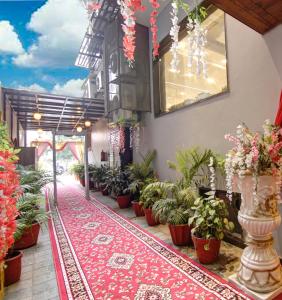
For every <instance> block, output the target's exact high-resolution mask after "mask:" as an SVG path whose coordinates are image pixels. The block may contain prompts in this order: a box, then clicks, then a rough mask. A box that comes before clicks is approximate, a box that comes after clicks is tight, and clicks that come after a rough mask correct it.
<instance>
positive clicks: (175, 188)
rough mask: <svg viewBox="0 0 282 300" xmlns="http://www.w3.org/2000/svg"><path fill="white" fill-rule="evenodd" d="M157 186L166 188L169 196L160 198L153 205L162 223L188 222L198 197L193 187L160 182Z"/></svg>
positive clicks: (156, 215)
mask: <svg viewBox="0 0 282 300" xmlns="http://www.w3.org/2000/svg"><path fill="white" fill-rule="evenodd" d="M155 185H156V186H157V185H158V186H162V189H165V194H166V195H167V198H165V199H160V200H158V201H157V202H155V203H154V205H153V213H154V215H155V217H156V218H157V219H159V220H160V221H161V223H165V222H167V223H169V224H172V225H182V224H187V223H188V219H189V217H191V216H192V210H191V207H192V206H193V205H194V202H195V200H196V199H197V194H196V192H195V191H194V190H193V189H192V188H191V187H186V188H185V187H184V188H183V186H182V185H181V184H179V183H169V182H158V183H156V184H155Z"/></svg>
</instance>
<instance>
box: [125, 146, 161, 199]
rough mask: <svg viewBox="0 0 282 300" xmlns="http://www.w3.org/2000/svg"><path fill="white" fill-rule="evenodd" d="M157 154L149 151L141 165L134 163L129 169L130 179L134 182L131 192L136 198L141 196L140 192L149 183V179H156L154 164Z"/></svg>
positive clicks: (143, 157) (131, 185)
mask: <svg viewBox="0 0 282 300" xmlns="http://www.w3.org/2000/svg"><path fill="white" fill-rule="evenodd" d="M156 154H157V152H156V150H153V151H148V152H147V153H146V155H145V156H142V161H141V162H140V163H133V164H131V165H130V166H129V167H128V171H129V173H130V175H129V177H130V180H131V181H132V182H131V183H130V185H129V190H130V192H131V193H132V194H134V195H135V197H136V198H138V197H139V196H140V191H141V190H142V188H143V187H144V186H145V185H146V184H147V182H149V179H150V178H154V177H155V173H154V169H153V167H152V163H153V161H154V159H155V157H156Z"/></svg>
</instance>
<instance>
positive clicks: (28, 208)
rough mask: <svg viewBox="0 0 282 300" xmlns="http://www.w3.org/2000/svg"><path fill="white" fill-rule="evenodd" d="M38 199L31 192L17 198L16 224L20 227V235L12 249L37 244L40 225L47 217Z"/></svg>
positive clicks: (37, 196)
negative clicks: (17, 213)
mask: <svg viewBox="0 0 282 300" xmlns="http://www.w3.org/2000/svg"><path fill="white" fill-rule="evenodd" d="M39 201H40V196H39V195H32V194H24V195H22V196H21V197H20V198H19V199H18V201H17V209H18V212H19V215H18V218H17V226H18V227H19V228H20V229H21V236H20V237H19V236H18V238H17V241H16V242H15V243H14V246H13V249H15V250H22V249H26V248H29V247H32V246H34V245H36V244H37V240H38V235H39V230H40V226H41V225H42V224H43V223H45V222H46V221H47V220H48V217H49V214H48V213H46V211H45V210H44V209H40V207H39Z"/></svg>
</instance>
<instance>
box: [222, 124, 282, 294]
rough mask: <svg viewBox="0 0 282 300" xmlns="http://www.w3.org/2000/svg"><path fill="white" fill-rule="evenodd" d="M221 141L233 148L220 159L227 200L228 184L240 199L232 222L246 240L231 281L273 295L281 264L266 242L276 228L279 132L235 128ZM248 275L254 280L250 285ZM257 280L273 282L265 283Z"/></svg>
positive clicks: (281, 153)
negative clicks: (239, 262) (232, 133)
mask: <svg viewBox="0 0 282 300" xmlns="http://www.w3.org/2000/svg"><path fill="white" fill-rule="evenodd" d="M225 138H226V139H227V140H229V141H231V142H232V143H233V144H234V146H233V148H232V149H231V150H230V151H229V152H228V153H227V156H226V163H225V170H226V177H227V179H226V181H227V192H228V195H229V197H230V199H231V198H232V187H233V184H234V183H235V185H237V187H238V189H239V191H240V193H241V198H242V203H241V206H240V211H239V213H238V220H239V223H240V224H241V226H242V227H243V229H244V230H245V231H246V233H247V236H248V240H246V243H247V247H246V248H245V249H244V251H243V254H242V256H241V266H240V268H239V272H238V273H237V279H238V280H239V282H240V283H241V284H243V285H244V286H246V287H247V288H248V289H250V290H255V291H257V292H261V293H266V292H269V291H274V290H276V289H279V288H280V286H281V282H282V272H281V270H282V269H281V263H280V259H279V256H278V254H277V252H276V250H275V249H274V248H273V242H272V240H273V238H272V233H273V231H275V230H276V229H277V228H278V227H279V225H280V223H281V216H280V211H279V205H278V203H279V201H280V194H281V170H282V168H281V167H282V132H281V128H280V127H278V126H275V125H273V124H271V123H270V121H269V120H266V121H265V122H264V124H263V131H262V132H253V131H251V130H250V129H249V128H248V127H247V126H246V125H245V124H241V125H239V126H238V127H237V130H236V135H235V136H231V135H230V134H228V135H226V136H225ZM249 253H252V255H249ZM254 265H255V266H256V268H255V269H254V267H253V266H254ZM249 274H251V275H252V278H257V279H256V280H252V281H251V280H250V277H249ZM261 274H264V278H275V280H265V279H264V278H262V277H261ZM274 274H275V275H274ZM276 274H277V275H276ZM274 276H275V277H274Z"/></svg>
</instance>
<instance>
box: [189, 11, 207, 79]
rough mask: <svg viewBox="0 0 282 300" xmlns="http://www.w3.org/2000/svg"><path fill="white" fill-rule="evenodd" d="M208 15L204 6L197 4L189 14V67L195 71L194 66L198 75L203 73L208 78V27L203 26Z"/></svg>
mask: <svg viewBox="0 0 282 300" xmlns="http://www.w3.org/2000/svg"><path fill="white" fill-rule="evenodd" d="M206 16H207V12H206V9H205V8H204V7H200V8H199V7H198V6H196V9H195V11H194V12H192V13H190V14H189V15H188V23H187V30H188V35H189V37H188V64H187V66H188V68H189V69H190V70H191V72H192V71H193V66H195V69H196V75H197V77H199V76H200V75H201V74H203V77H204V78H207V61H206V53H205V46H206V44H207V29H206V28H205V27H203V26H202V24H201V23H202V21H203V20H204V19H205V17H206Z"/></svg>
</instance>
